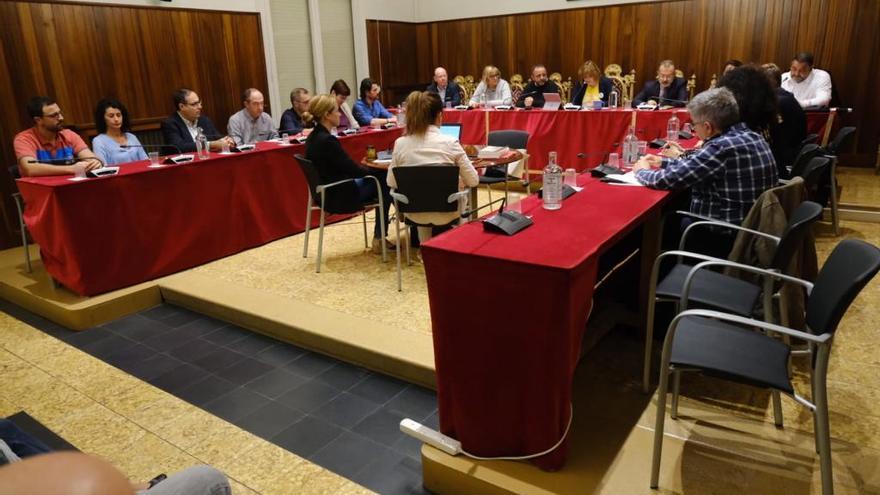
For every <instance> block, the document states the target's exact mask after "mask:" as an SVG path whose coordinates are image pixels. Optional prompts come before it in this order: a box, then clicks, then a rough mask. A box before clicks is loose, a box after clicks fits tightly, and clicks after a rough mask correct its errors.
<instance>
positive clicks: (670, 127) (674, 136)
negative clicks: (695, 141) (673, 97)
mask: <svg viewBox="0 0 880 495" xmlns="http://www.w3.org/2000/svg"><path fill="white" fill-rule="evenodd" d="M680 125H681V121H680V120H678V117H677V116H676V115H675V112H672V117H670V118H669V122H668V123H667V124H666V141H668V142H670V143H677V142H678V131H679V129H681V127H680Z"/></svg>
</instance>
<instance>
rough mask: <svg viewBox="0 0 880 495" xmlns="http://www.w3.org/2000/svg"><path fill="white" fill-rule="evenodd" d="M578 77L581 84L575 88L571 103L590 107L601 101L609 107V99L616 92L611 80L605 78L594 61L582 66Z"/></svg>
mask: <svg viewBox="0 0 880 495" xmlns="http://www.w3.org/2000/svg"><path fill="white" fill-rule="evenodd" d="M578 76H580V79H581V82H580V83H578V85H577V86H576V87H575V88H574V96H572V97H571V103H572V104H574V105H580V106H582V107H589V106H592V105H593V103H594V102H596V101H601V102H602V104H603V105H605V106H607V105H608V98H610V97H611V92H612V91H614V84H613V83H612V82H611V79H609V78H607V77H605V76H603V75H602V72H601V71H600V70H599V67H598V66H597V65H596V64H595V63H594V62H593V61H592V60H587V61H586V62H584V65H581V68H580V69H578Z"/></svg>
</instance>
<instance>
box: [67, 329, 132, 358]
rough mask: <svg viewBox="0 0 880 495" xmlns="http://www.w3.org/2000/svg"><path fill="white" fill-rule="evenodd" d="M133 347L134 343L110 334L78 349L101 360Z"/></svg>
mask: <svg viewBox="0 0 880 495" xmlns="http://www.w3.org/2000/svg"><path fill="white" fill-rule="evenodd" d="M90 331H93V330H90ZM105 332H106V330H105ZM107 333H109V332H107ZM134 345H135V342H134V341H132V340H128V339H126V338H125V337H120V336H119V335H116V334H112V333H110V335H108V336H107V337H106V338H103V339H101V340H98V341H96V342H91V343H88V344H85V345H83V346H79V348H80V349H81V350H83V351H85V352H88V353H89V354H91V355H93V356H95V357H97V358H99V359H103V358H105V357H107V356H109V355H111V354H114V353H116V352H119V351H123V350H125V349H128V348H129V347H133V346H134Z"/></svg>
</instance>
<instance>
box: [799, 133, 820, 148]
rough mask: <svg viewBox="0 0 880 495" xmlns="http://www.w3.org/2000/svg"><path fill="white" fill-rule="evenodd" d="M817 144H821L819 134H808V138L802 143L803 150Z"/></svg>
mask: <svg viewBox="0 0 880 495" xmlns="http://www.w3.org/2000/svg"><path fill="white" fill-rule="evenodd" d="M817 142H819V135H818V134H815V133H813V134H807V137H805V138H804V140H803V141H801V149H803V147H804V146H806V145H808V144H816V143H817Z"/></svg>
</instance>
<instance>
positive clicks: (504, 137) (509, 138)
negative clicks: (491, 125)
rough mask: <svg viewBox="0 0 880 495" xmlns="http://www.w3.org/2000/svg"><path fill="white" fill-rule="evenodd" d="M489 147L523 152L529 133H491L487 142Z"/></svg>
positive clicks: (511, 131) (527, 142)
mask: <svg viewBox="0 0 880 495" xmlns="http://www.w3.org/2000/svg"><path fill="white" fill-rule="evenodd" d="M487 143H488V144H489V146H507V147H508V148H512V149H517V150H524V149H526V146H527V145H528V144H529V133H528V132H526V131H513V130H510V131H491V132H489V139H488V140H487Z"/></svg>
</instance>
